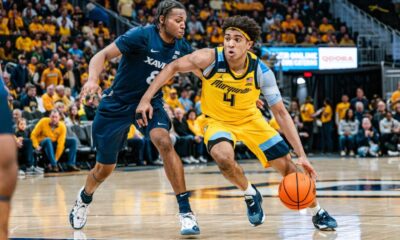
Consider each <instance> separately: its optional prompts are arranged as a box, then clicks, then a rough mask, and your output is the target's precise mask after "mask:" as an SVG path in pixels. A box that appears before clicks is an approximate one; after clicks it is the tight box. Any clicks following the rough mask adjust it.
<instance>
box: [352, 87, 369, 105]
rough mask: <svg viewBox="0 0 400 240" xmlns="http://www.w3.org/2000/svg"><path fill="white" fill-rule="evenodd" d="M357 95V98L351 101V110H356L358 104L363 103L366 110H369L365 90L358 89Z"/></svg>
mask: <svg viewBox="0 0 400 240" xmlns="http://www.w3.org/2000/svg"><path fill="white" fill-rule="evenodd" d="M356 95H357V96H356V97H355V98H353V99H351V101H350V105H351V108H353V109H355V107H356V103H357V102H362V104H363V105H364V109H365V110H367V109H368V99H367V98H366V97H365V96H364V90H363V89H362V88H357V93H356Z"/></svg>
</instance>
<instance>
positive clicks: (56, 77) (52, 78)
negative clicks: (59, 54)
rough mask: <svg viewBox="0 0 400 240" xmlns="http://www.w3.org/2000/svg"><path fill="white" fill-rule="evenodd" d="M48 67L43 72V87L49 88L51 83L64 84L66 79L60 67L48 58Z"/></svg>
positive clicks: (55, 84) (41, 82)
mask: <svg viewBox="0 0 400 240" xmlns="http://www.w3.org/2000/svg"><path fill="white" fill-rule="evenodd" d="M47 66H48V68H46V69H45V70H44V71H43V73H42V79H41V81H40V84H41V85H42V89H45V88H47V87H48V86H50V85H54V86H57V85H63V84H64V80H63V78H62V74H61V71H60V69H58V68H56V67H55V63H54V61H52V60H48V62H47Z"/></svg>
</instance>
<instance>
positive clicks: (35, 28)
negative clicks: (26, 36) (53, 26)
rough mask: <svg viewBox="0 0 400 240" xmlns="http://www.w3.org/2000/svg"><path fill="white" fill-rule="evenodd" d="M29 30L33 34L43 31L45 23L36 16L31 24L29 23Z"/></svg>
mask: <svg viewBox="0 0 400 240" xmlns="http://www.w3.org/2000/svg"><path fill="white" fill-rule="evenodd" d="M29 32H30V33H31V34H37V33H43V32H44V28H43V25H42V24H41V23H40V22H39V17H38V16H34V17H33V20H32V22H31V24H29Z"/></svg>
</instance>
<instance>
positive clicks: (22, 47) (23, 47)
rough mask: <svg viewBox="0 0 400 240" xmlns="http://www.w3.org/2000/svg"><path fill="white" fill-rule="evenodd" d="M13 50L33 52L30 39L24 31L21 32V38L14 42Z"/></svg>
mask: <svg viewBox="0 0 400 240" xmlns="http://www.w3.org/2000/svg"><path fill="white" fill-rule="evenodd" d="M15 48H16V49H17V50H19V51H21V52H23V51H24V52H27V53H30V52H32V50H33V45H32V39H31V38H30V37H29V36H28V33H27V32H26V30H25V29H23V30H22V31H21V36H19V37H18V38H17V40H16V41H15Z"/></svg>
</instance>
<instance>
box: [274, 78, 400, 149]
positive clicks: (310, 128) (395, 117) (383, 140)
mask: <svg viewBox="0 0 400 240" xmlns="http://www.w3.org/2000/svg"><path fill="white" fill-rule="evenodd" d="M289 113H290V114H291V116H292V117H293V120H294V123H295V125H296V127H297V129H298V132H299V134H300V138H301V140H302V142H303V145H304V147H305V150H306V152H311V151H312V150H313V149H319V150H320V151H321V152H323V153H331V152H332V150H333V147H334V145H333V142H337V143H338V146H337V147H338V149H339V151H340V155H341V156H342V157H344V156H346V155H348V156H350V157H354V156H355V155H358V156H360V157H367V156H372V157H378V156H382V155H384V154H387V155H389V156H399V155H400V82H399V83H398V89H397V90H396V91H394V92H393V93H392V96H391V98H390V99H389V100H388V101H386V102H385V101H384V100H383V99H382V98H380V97H379V96H377V95H376V96H374V98H373V99H371V100H369V99H367V98H366V97H365V95H364V91H363V89H361V88H358V89H357V91H356V96H355V97H354V98H352V99H351V100H350V99H349V96H348V95H343V96H342V99H341V102H339V103H338V104H337V105H336V107H335V108H334V106H332V104H331V103H330V101H329V99H325V100H324V103H323V106H322V107H321V108H319V109H318V110H315V107H314V104H313V100H312V99H311V97H307V98H306V100H305V102H304V104H302V105H300V104H299V102H298V100H296V99H294V100H292V102H291V104H290V106H289ZM270 123H271V126H273V127H274V128H275V129H277V130H279V126H277V125H276V122H275V121H274V119H272V120H271V121H270ZM315 128H317V131H315ZM334 129H335V130H336V131H334ZM315 132H317V134H315ZM314 137H316V138H317V139H318V141H314V140H313V139H314ZM335 138H336V139H337V140H336V141H334V139H335ZM315 142H316V143H317V144H314V145H313V143H315Z"/></svg>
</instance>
